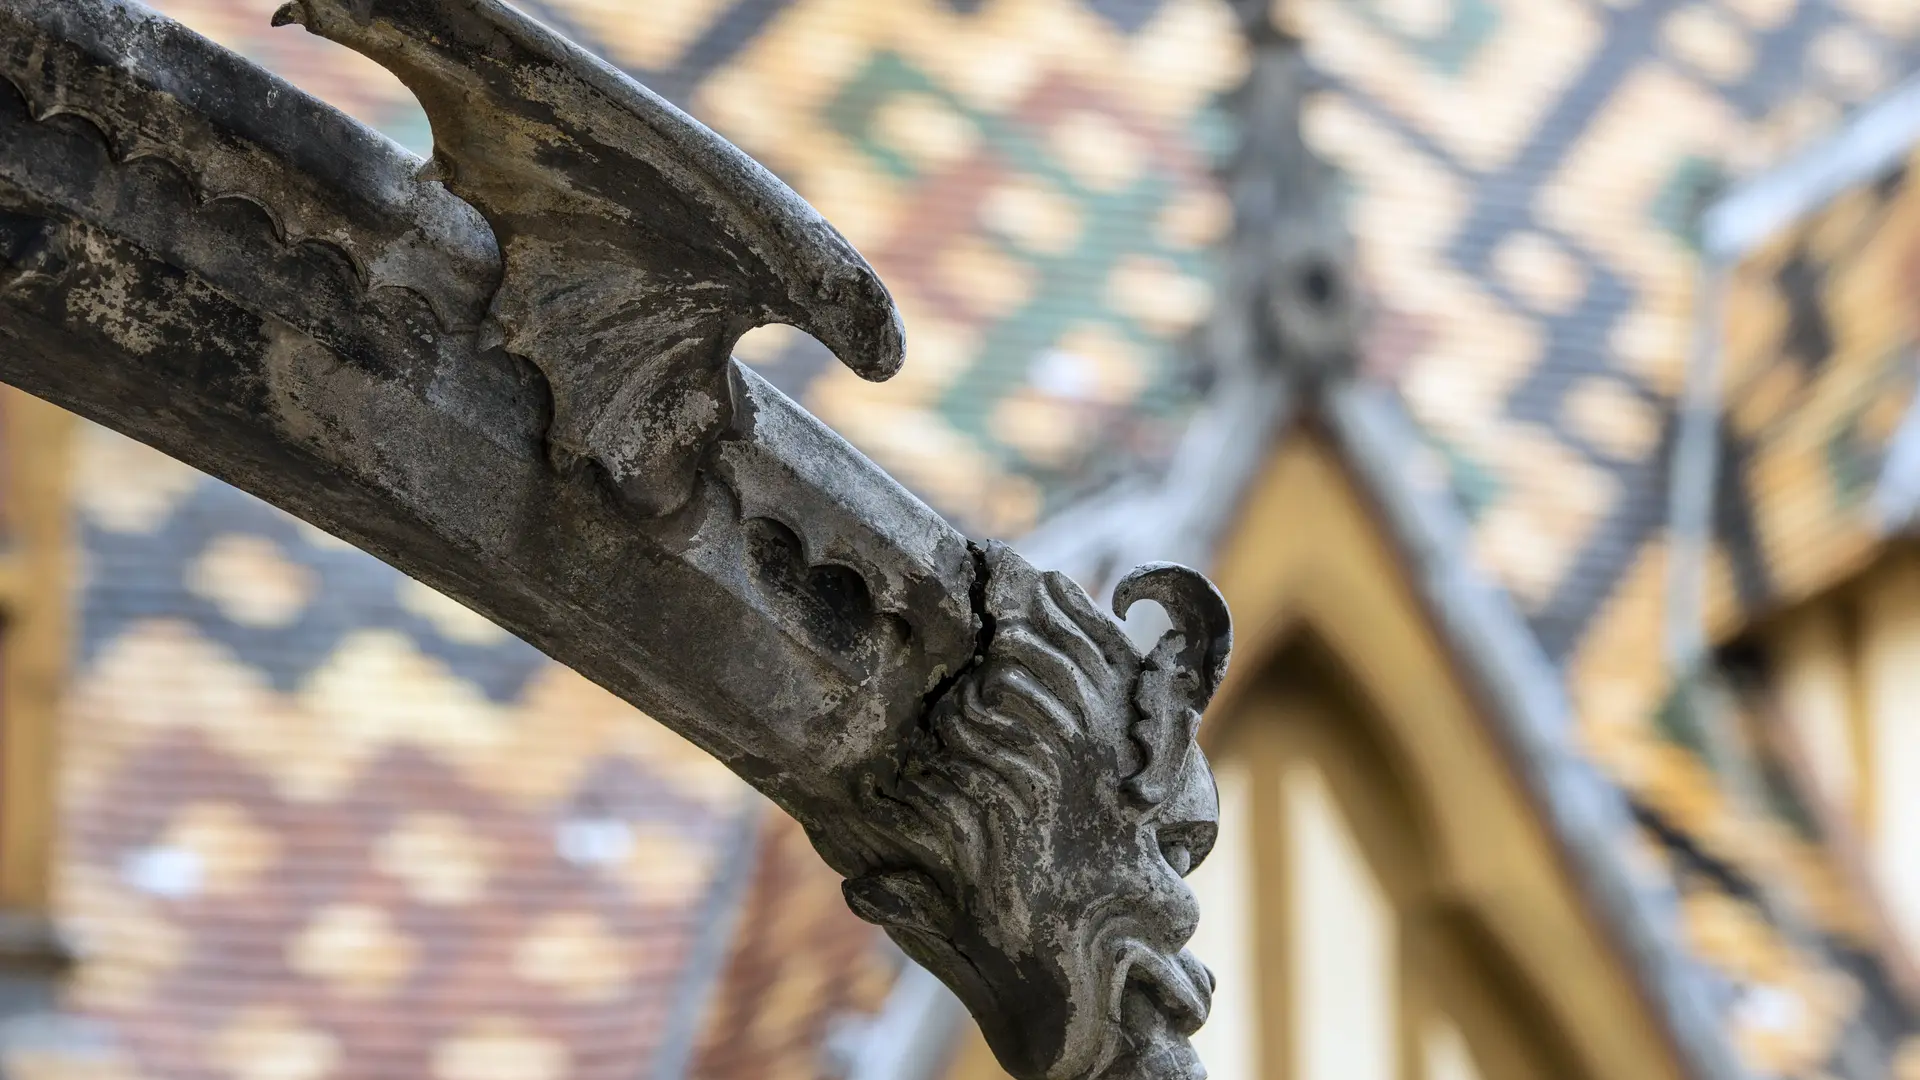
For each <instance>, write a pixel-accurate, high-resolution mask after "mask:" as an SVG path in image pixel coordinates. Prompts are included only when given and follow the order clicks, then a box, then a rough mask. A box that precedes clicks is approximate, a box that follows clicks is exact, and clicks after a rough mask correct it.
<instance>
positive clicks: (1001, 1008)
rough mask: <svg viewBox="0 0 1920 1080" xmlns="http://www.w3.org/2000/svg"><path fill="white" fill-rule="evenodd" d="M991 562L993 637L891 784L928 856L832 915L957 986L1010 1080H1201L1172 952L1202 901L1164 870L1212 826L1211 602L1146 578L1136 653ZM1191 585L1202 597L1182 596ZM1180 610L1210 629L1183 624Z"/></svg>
mask: <svg viewBox="0 0 1920 1080" xmlns="http://www.w3.org/2000/svg"><path fill="white" fill-rule="evenodd" d="M989 564H990V576H989V587H988V595H987V605H986V608H987V612H988V614H989V615H990V616H991V620H992V640H991V643H990V644H989V646H988V648H987V650H986V652H985V655H984V657H983V660H982V662H981V663H980V664H979V665H978V666H977V667H975V668H974V669H973V670H972V671H971V672H969V673H968V674H967V676H966V677H965V678H963V679H962V680H961V682H960V683H959V684H958V685H957V686H956V687H955V688H954V690H953V691H952V692H950V693H949V694H947V695H946V696H945V697H944V698H942V699H941V701H940V702H939V703H937V704H936V706H935V707H934V709H933V711H932V713H931V715H930V717H929V730H928V731H927V732H926V733H925V735H924V737H923V739H922V745H921V746H919V747H916V749H915V753H914V755H913V758H912V760H910V762H909V764H908V767H907V769H906V771H905V773H904V774H903V777H902V782H901V787H900V790H899V792H898V793H897V798H898V799H900V800H901V801H904V802H905V803H906V804H908V805H911V806H913V807H914V808H915V810H916V811H917V812H918V817H919V818H920V821H921V822H922V823H923V824H924V828H922V829H919V830H915V834H917V838H918V843H917V844H916V845H915V846H917V847H923V848H924V849H925V851H924V854H922V855H916V856H914V857H911V858H910V861H911V862H912V863H914V864H916V865H913V866H911V867H902V868H900V869H893V870H887V871H884V872H881V873H876V874H870V875H867V876H864V877H861V878H858V879H856V880H854V881H850V882H849V883H848V885H847V895H848V899H849V902H850V903H851V904H852V906H853V908H854V910H855V911H856V912H859V913H860V914H861V915H863V916H864V917H866V918H868V919H869V920H871V921H873V922H876V923H879V924H881V925H883V926H885V927H887V929H888V930H889V932H890V933H892V935H893V937H894V939H895V940H896V941H898V942H899V943H900V945H901V947H902V948H904V949H905V950H906V951H907V952H908V954H909V955H911V956H913V957H914V958H915V959H916V960H918V961H919V962H920V963H921V964H923V965H925V966H926V967H928V968H929V969H930V970H932V971H934V972H935V973H936V974H938V975H940V976H941V977H942V978H943V979H944V980H945V981H946V982H947V984H948V985H949V986H952V987H953V988H954V990H955V991H956V992H957V993H958V994H959V995H960V997H961V1000H963V1001H964V1002H965V1003H966V1004H967V1006H968V1008H969V1010H970V1011H971V1012H972V1013H973V1014H974V1016H975V1017H977V1018H979V1019H980V1021H981V1026H982V1031H983V1032H984V1034H985V1035H986V1037H987V1041H988V1043H989V1044H990V1045H991V1046H992V1048H993V1050H994V1053H995V1055H996V1056H997V1057H998V1058H999V1059H1000V1063H1001V1064H1002V1065H1003V1066H1004V1067H1005V1068H1006V1069H1007V1070H1008V1071H1009V1072H1010V1073H1012V1074H1013V1075H1014V1076H1016V1077H1019V1078H1021V1080H1095V1078H1104V1080H1197V1078H1199V1077H1203V1076H1205V1075H1206V1071H1205V1069H1204V1068H1202V1067H1201V1066H1200V1064H1199V1061H1198V1059H1197V1058H1196V1057H1195V1055H1194V1053H1193V1050H1192V1049H1191V1047H1190V1046H1189V1045H1188V1043H1187V1037H1188V1036H1189V1035H1191V1034H1192V1033H1193V1032H1194V1031H1195V1030H1196V1029H1198V1028H1199V1027H1200V1025H1201V1023H1202V1022H1203V1021H1204V1020H1205V1019H1206V1015H1207V1009H1208V1006H1209V1002H1210V999H1211V996H1212V990H1213V986H1212V977H1211V975H1210V974H1209V973H1208V972H1207V970H1206V969H1205V968H1204V967H1202V966H1201V965H1200V963H1199V962H1198V961H1197V960H1195V959H1194V957H1193V955H1192V954H1191V953H1189V952H1187V951H1185V950H1184V949H1183V946H1184V945H1185V944H1186V942H1187V940H1188V939H1189V938H1190V937H1192V935H1193V931H1194V929H1195V926H1196V925H1197V923H1198V921H1199V907H1198V905H1197V903H1196V902H1195V900H1194V897H1193V893H1192V891H1191V890H1189V889H1188V888H1187V885H1186V883H1185V882H1184V881H1183V880H1182V878H1184V877H1185V876H1186V874H1187V873H1189V872H1190V871H1191V870H1192V869H1193V868H1194V867H1195V866H1197V865H1198V864H1199V863H1200V861H1201V860H1202V859H1204V858H1205V857H1206V855H1207V853H1208V851H1209V850H1211V848H1212V847H1213V842H1214V838H1215V836H1216V834H1217V831H1218V820H1219V812H1218V802H1217V798H1216V794H1215V791H1214V785H1213V777H1212V774H1211V772H1210V771H1209V770H1208V768H1207V765H1206V761H1205V759H1204V758H1203V757H1202V756H1201V754H1200V751H1199V749H1198V747H1197V746H1195V745H1194V732H1195V729H1196V727H1197V725H1198V721H1199V711H1198V710H1199V708H1200V707H1201V706H1204V704H1205V700H1206V698H1207V697H1208V696H1210V695H1211V693H1212V690H1213V687H1214V685H1215V684H1216V683H1217V681H1218V678H1219V675H1220V674H1221V671H1222V669H1223V668H1224V659H1225V649H1226V645H1227V641H1228V638H1227V636H1226V632H1225V629H1224V618H1225V608H1224V605H1221V604H1219V603H1218V595H1217V594H1214V593H1213V592H1212V589H1211V587H1210V586H1206V585H1205V582H1204V580H1203V579H1200V578H1199V576H1198V575H1197V574H1192V572H1191V571H1186V570H1178V571H1177V572H1176V571H1175V570H1173V569H1170V568H1161V569H1160V570H1158V571H1155V573H1158V574H1159V575H1160V576H1159V577H1158V578H1155V579H1154V580H1153V582H1152V583H1150V584H1143V585H1140V586H1139V587H1138V588H1136V589H1133V590H1132V592H1134V593H1138V595H1143V596H1151V597H1152V598H1154V599H1156V600H1159V601H1160V602H1161V603H1162V605H1163V606H1165V607H1167V608H1168V609H1169V612H1170V613H1171V614H1173V615H1174V617H1175V629H1174V630H1173V631H1172V632H1170V633H1169V634H1168V635H1167V636H1166V637H1165V638H1163V639H1162V641H1161V643H1160V646H1159V647H1157V648H1156V649H1155V650H1154V651H1153V653H1152V655H1150V656H1148V657H1144V658H1143V657H1141V656H1140V654H1139V652H1138V651H1137V650H1136V649H1135V648H1134V647H1133V645H1132V643H1131V642H1130V641H1129V640H1128V639H1127V638H1126V635H1125V633H1124V632H1123V631H1122V630H1121V628H1120V626H1119V625H1118V624H1117V623H1115V622H1114V621H1113V620H1112V619H1110V618H1108V617H1107V616H1105V615H1104V614H1102V613H1101V612H1100V611H1098V610H1097V609H1096V608H1094V606H1093V604H1092V602H1091V601H1090V600H1089V599H1088V598H1087V596H1086V594H1085V593H1083V592H1081V591H1080V589H1079V587H1078V586H1075V585H1074V584H1073V583H1072V582H1070V581H1068V580H1067V579H1065V578H1063V577H1060V576H1058V575H1054V574H1045V575H1043V574H1039V573H1036V572H1035V571H1033V569H1032V568H1031V567H1028V566H1027V565H1026V564H1025V563H1024V562H1021V561H1020V560H1019V559H1018V557H1017V556H1014V555H1012V553H1011V552H1008V551H1005V550H1004V549H996V550H993V551H990V552H989ZM1181 575H1187V576H1189V577H1190V578H1191V581H1189V580H1188V577H1182V576H1181ZM1131 581H1132V579H1130V582H1131ZM1192 582H1198V586H1199V587H1201V588H1204V589H1205V593H1206V595H1207V596H1208V597H1211V602H1210V603H1209V602H1205V601H1203V602H1200V603H1198V604H1197V605H1196V604H1189V603H1186V602H1184V601H1186V600H1191V599H1193V597H1192V596H1191V595H1190V594H1191V592H1192V589H1191V588H1190V586H1191V583H1192ZM1169 590H1176V591H1185V592H1187V593H1188V594H1189V595H1187V596H1180V595H1176V594H1175V592H1174V591H1169ZM1117 596H1119V598H1120V603H1121V604H1122V606H1124V605H1125V604H1126V603H1127V602H1128V601H1130V600H1131V599H1132V598H1133V597H1132V595H1131V594H1130V591H1129V583H1123V585H1122V587H1121V589H1120V590H1118V592H1117ZM1196 606H1197V607H1200V608H1203V609H1208V610H1209V611H1211V610H1212V609H1215V608H1217V614H1218V616H1219V617H1218V618H1217V619H1214V618H1211V617H1208V618H1202V619H1200V620H1199V621H1200V622H1202V623H1207V624H1211V625H1210V626H1203V627H1196V626H1195V625H1193V623H1194V621H1195V620H1194V619H1193V618H1192V616H1193V614H1194V612H1193V608H1194V607H1196ZM1183 617H1184V618H1183ZM1216 654H1217V655H1216Z"/></svg>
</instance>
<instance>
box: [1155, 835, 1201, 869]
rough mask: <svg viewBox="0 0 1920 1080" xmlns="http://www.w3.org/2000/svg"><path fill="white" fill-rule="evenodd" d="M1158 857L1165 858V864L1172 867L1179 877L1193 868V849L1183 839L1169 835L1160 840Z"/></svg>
mask: <svg viewBox="0 0 1920 1080" xmlns="http://www.w3.org/2000/svg"><path fill="white" fill-rule="evenodd" d="M1160 857H1161V858H1163V859H1165V860H1167V865H1168V866H1171V867H1173V872H1174V873H1176V874H1178V875H1180V876H1181V877H1186V876H1187V872H1188V871H1190V870H1192V869H1193V849H1192V848H1190V847H1188V846H1187V842H1186V841H1185V840H1183V839H1177V838H1171V837H1170V838H1168V839H1165V840H1162V841H1160Z"/></svg>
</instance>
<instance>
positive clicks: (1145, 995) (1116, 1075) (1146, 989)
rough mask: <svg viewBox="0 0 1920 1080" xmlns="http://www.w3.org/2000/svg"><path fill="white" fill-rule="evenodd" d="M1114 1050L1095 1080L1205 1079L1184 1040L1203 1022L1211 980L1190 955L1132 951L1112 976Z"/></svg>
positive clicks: (1210, 997) (1140, 948)
mask: <svg viewBox="0 0 1920 1080" xmlns="http://www.w3.org/2000/svg"><path fill="white" fill-rule="evenodd" d="M1115 985H1116V987H1117V992H1116V995H1115V998H1114V1000H1113V1004H1112V1016H1113V1019H1114V1021H1115V1022H1116V1024H1117V1025H1118V1030H1117V1031H1116V1035H1117V1045H1115V1046H1114V1047H1113V1050H1112V1052H1111V1055H1110V1060H1109V1062H1108V1063H1107V1064H1106V1065H1105V1066H1104V1067H1103V1068H1100V1069H1096V1070H1094V1072H1093V1074H1092V1075H1093V1076H1094V1077H1097V1078H1098V1080H1205V1078H1206V1075H1207V1070H1206V1066H1204V1065H1202V1064H1201V1063H1200V1058H1199V1055H1198V1054H1196V1053H1195V1052H1194V1050H1193V1047H1192V1045H1191V1044H1190V1043H1189V1042H1188V1036H1190V1035H1192V1034H1193V1033H1194V1032H1195V1031H1198V1030H1199V1029H1200V1025H1202V1024H1203V1023H1205V1022H1206V1019H1207V1013H1208V1011H1209V1009H1210V1008H1211V1006H1212V1000H1213V975H1212V973H1211V972H1209V971H1208V970H1207V969H1206V967H1205V966H1204V965H1202V964H1201V963H1200V961H1199V960H1197V959H1196V958H1195V957H1194V955H1193V954H1192V953H1190V952H1186V951H1184V950H1183V951H1182V952H1180V953H1179V954H1178V955H1177V956H1171V957H1170V956H1167V955H1166V954H1165V953H1161V952H1158V951H1155V950H1152V949H1148V948H1146V947H1144V946H1139V945H1136V946H1135V947H1134V948H1133V949H1131V950H1130V951H1129V952H1128V954H1127V956H1126V958H1125V960H1124V961H1123V962H1122V964H1121V967H1120V970H1119V971H1118V972H1117V973H1116V978H1115Z"/></svg>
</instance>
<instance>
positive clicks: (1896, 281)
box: [1712, 158, 1920, 632]
mask: <svg viewBox="0 0 1920 1080" xmlns="http://www.w3.org/2000/svg"><path fill="white" fill-rule="evenodd" d="M1912 170H1913V159H1912V158H1909V160H1908V161H1904V162H1898V163H1895V164H1894V165H1893V166H1891V167H1889V168H1888V169H1886V170H1885V171H1884V172H1882V173H1881V174H1879V175H1877V176H1873V177H1868V178H1865V179H1864V180H1863V181H1862V182H1860V183H1858V184H1857V185H1855V186H1854V187H1853V188H1852V189H1850V190H1848V191H1846V192H1844V193H1842V194H1841V195H1840V196H1839V197H1838V198H1836V199H1834V200H1832V201H1831V202H1829V203H1827V204H1826V205H1825V206H1823V207H1822V208H1820V209H1819V210H1818V211H1817V212H1815V213H1814V214H1812V215H1810V216H1809V217H1808V218H1806V219H1805V220H1803V221H1800V222H1798V223H1795V224H1794V225H1792V226H1791V227H1790V228H1789V229H1788V230H1787V231H1786V232H1784V233H1783V234H1781V235H1779V236H1777V237H1775V238H1773V239H1772V240H1771V241H1769V242H1767V243H1766V244H1765V245H1763V246H1762V247H1761V248H1760V249H1759V250H1757V251H1756V252H1754V253H1752V254H1750V255H1748V256H1746V257H1745V258H1743V259H1742V260H1741V261H1740V262H1739V264H1738V265H1736V266H1735V267H1734V268H1733V269H1732V272H1731V276H1730V281H1729V284H1728V297H1727V301H1726V312H1725V324H1726V327H1727V338H1728V342H1727V352H1728V355H1727V359H1726V373H1725V384H1726V385H1725V390H1724V391H1723V393H1724V398H1725V407H1726V413H1727V426H1728V432H1727V434H1726V436H1725V438H1724V446H1725V450H1724V453H1725V454H1726V455H1727V457H1728V461H1727V471H1728V475H1727V477H1726V479H1725V481H1724V483H1723V486H1724V489H1725V492H1726V495H1725V500H1726V506H1725V507H1724V509H1723V510H1722V511H1721V529H1720V536H1719V539H1720V541H1721V543H1722V545H1723V548H1724V554H1725V560H1726V565H1727V567H1728V569H1729V571H1730V572H1729V573H1726V574H1723V575H1720V576H1718V577H1717V578H1716V579H1714V581H1713V585H1714V586H1716V591H1715V594H1714V596H1713V597H1712V602H1713V610H1712V616H1713V621H1714V624H1715V626H1716V627H1717V628H1718V629H1720V630H1721V631H1723V632H1725V631H1727V630H1731V629H1733V628H1735V627H1737V625H1738V624H1739V623H1740V622H1741V621H1742V620H1743V619H1745V618H1748V617H1751V616H1752V615H1754V614H1758V613H1764V612H1767V611H1770V610H1772V609H1777V608H1779V607H1781V606H1784V605H1789V604H1792V603H1795V602H1797V601H1801V600H1805V599H1807V598H1808V597H1810V596H1812V595H1815V594H1817V593H1819V592H1822V591H1824V590H1826V589H1828V588H1831V587H1832V586H1834V585H1836V584H1838V583H1840V582H1841V581H1842V580H1843V579H1844V578H1845V577H1847V576H1848V575H1850V574H1852V573H1854V572H1856V571H1858V570H1859V569H1860V568H1861V566H1862V564H1863V563H1864V562H1865V561H1866V560H1867V559H1869V558H1871V557H1872V556H1873V554H1874V553H1875V551H1876V550H1877V548H1878V546H1879V544H1880V542H1881V541H1882V540H1883V539H1885V537H1886V536H1887V535H1888V534H1889V533H1890V532H1892V531H1895V530H1898V529H1900V528H1903V527H1905V526H1906V525H1908V524H1909V522H1908V521H1906V520H1904V515H1903V512H1904V513H1910V512H1911V510H1912V506H1911V503H1910V500H1911V495H1906V496H1905V497H1902V495H1901V492H1899V491H1898V490H1896V489H1897V486H1898V485H1897V484H1892V485H1890V484H1888V483H1887V481H1888V480H1889V477H1888V476H1887V469H1888V467H1889V459H1890V456H1891V455H1892V454H1893V453H1894V452H1895V449H1896V447H1897V446H1898V445H1899V444H1900V443H1901V442H1903V441H1904V442H1905V443H1907V444H1911V443H1912V442H1913V440H1914V438H1915V437H1916V435H1920V431H1910V430H1909V428H1908V425H1910V424H1912V422H1913V421H1912V420H1911V419H1910V413H1911V412H1912V410H1913V407H1914V403H1915V402H1914V397H1915V394H1914V391H1915V386H1916V380H1920V304H1916V298H1920V186H1916V185H1915V184H1914V183H1913V181H1912ZM1915 449H1920V447H1913V448H1911V449H1906V450H1903V451H1901V452H1903V453H1906V454H1909V455H1910V454H1912V453H1913V451H1914V450H1915ZM1909 483H1910V482H1909ZM1890 496H1891V497H1892V498H1891V499H1890V498H1889V497H1890Z"/></svg>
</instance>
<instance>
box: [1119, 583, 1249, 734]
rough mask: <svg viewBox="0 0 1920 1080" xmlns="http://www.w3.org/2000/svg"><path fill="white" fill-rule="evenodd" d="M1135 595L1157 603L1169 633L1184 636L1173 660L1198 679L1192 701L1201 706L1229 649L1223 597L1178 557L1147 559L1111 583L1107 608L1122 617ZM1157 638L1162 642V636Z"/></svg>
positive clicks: (1224, 673)
mask: <svg viewBox="0 0 1920 1080" xmlns="http://www.w3.org/2000/svg"><path fill="white" fill-rule="evenodd" d="M1141 600H1152V601H1154V602H1155V603H1157V604H1159V605H1160V606H1161V607H1162V608H1164V609H1165V610H1166V612H1167V617H1168V618H1169V619H1171V620H1173V629H1172V630H1171V631H1169V636H1171V635H1172V634H1178V635H1180V637H1181V638H1183V639H1184V643H1183V644H1182V645H1181V646H1180V648H1179V652H1178V654H1177V657H1178V660H1179V662H1180V664H1181V666H1182V667H1184V668H1186V669H1187V670H1189V671H1191V672H1193V673H1194V675H1195V676H1196V677H1198V678H1199V679H1200V683H1201V685H1200V687H1199V691H1198V693H1196V694H1195V695H1194V697H1195V701H1194V705H1193V707H1194V708H1196V709H1204V708H1206V704H1207V702H1208V701H1210V700H1212V698H1213V692H1214V691H1215V690H1218V689H1219V688H1220V681H1221V680H1222V679H1224V678H1226V676H1227V654H1229V653H1230V652H1232V651H1233V619H1232V617H1231V616H1230V615H1229V614H1228V613H1227V600H1226V598H1225V597H1223V596H1221V595H1220V590H1218V589H1216V588H1214V587H1213V582H1211V581H1208V580H1207V578H1206V575H1205V574H1202V573H1200V572H1199V571H1198V570H1194V569H1191V568H1189V567H1185V566H1181V565H1180V564H1178V563H1148V564H1146V565H1145V566H1142V567H1139V568H1137V569H1135V570H1134V571H1133V572H1132V573H1130V574H1128V575H1127V576H1126V577H1124V578H1122V579H1120V584H1118V585H1115V586H1114V588H1113V612H1114V614H1115V615H1118V616H1120V617H1121V618H1122V619H1124V618H1126V617H1127V612H1128V611H1129V610H1131V609H1132V607H1133V605H1134V604H1135V603H1137V602H1139V601H1141ZM1161 643H1162V644H1163V645H1164V644H1167V638H1165V637H1163V638H1162V639H1161ZM1154 651H1155V653H1158V652H1160V650H1159V649H1155V650H1154Z"/></svg>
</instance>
